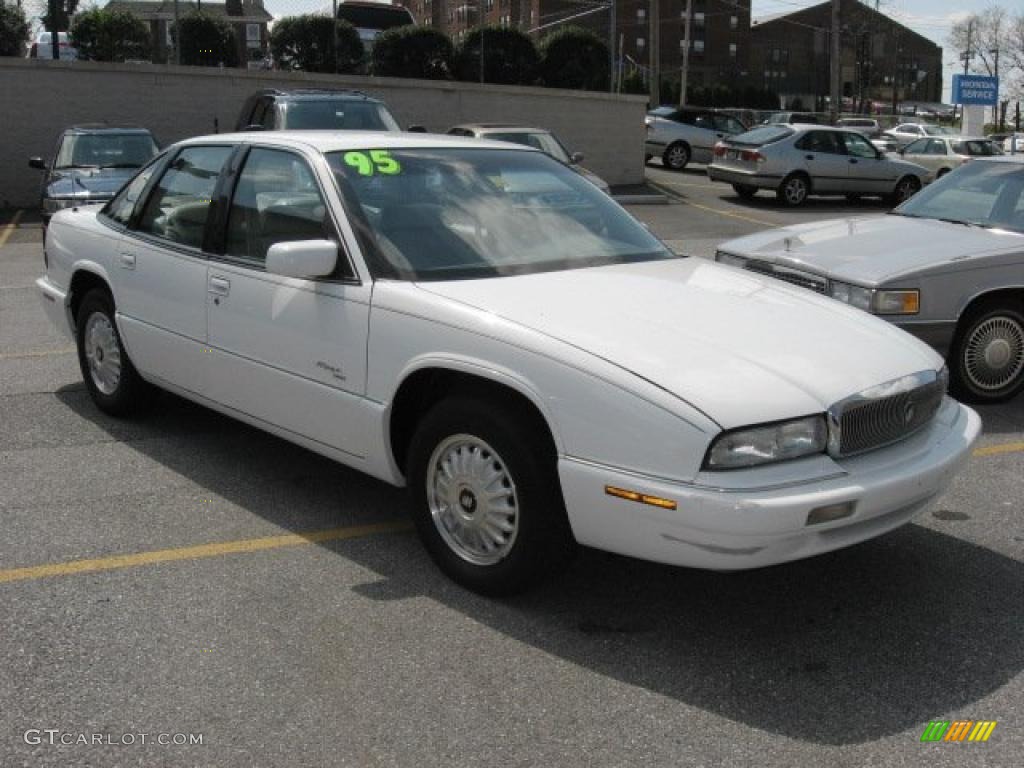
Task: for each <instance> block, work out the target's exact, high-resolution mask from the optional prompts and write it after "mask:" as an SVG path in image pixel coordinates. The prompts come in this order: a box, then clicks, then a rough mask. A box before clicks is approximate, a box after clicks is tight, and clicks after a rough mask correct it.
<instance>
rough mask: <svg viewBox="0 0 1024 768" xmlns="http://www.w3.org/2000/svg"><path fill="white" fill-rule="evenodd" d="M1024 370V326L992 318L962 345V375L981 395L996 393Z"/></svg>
mask: <svg viewBox="0 0 1024 768" xmlns="http://www.w3.org/2000/svg"><path fill="white" fill-rule="evenodd" d="M1022 370H1024V326H1022V325H1021V324H1020V323H1019V322H1017V320H1015V319H1014V318H1012V317H1006V316H1003V315H996V316H995V317H990V318H988V319H987V320H985V321H984V322H982V323H979V324H978V325H977V326H976V327H975V328H974V329H973V330H972V331H971V335H970V336H969V337H968V338H967V342H966V343H965V344H964V372H965V373H966V374H967V378H968V379H970V381H971V384H973V385H974V386H975V387H977V388H978V389H979V390H981V391H983V392H997V391H999V390H1000V389H1003V388H1005V387H1006V386H1008V385H1010V384H1011V383H1012V382H1014V381H1015V380H1016V379H1017V377H1018V376H1020V375H1021V371H1022Z"/></svg>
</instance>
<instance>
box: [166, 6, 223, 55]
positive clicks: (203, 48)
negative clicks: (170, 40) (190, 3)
mask: <svg viewBox="0 0 1024 768" xmlns="http://www.w3.org/2000/svg"><path fill="white" fill-rule="evenodd" d="M171 35H172V37H174V38H175V39H177V37H178V35H181V45H180V47H181V63H182V64H191V65H193V66H199V67H219V66H221V65H223V66H225V67H237V66H238V39H237V36H236V35H235V30H234V28H233V27H232V26H231V25H230V24H228V23H227V22H226V21H224V20H223V19H221V18H220V17H218V16H209V15H207V14H205V13H203V12H202V11H196V12H193V13H190V14H188V15H187V16H185V17H184V18H182V19H181V21H179V22H178V23H177V24H174V25H172V26H171Z"/></svg>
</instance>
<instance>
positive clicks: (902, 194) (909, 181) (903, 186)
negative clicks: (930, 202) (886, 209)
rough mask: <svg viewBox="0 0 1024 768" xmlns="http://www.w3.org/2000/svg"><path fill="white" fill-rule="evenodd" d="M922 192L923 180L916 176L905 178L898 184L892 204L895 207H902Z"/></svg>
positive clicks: (891, 199) (891, 200) (893, 194)
mask: <svg viewBox="0 0 1024 768" xmlns="http://www.w3.org/2000/svg"><path fill="white" fill-rule="evenodd" d="M920 191H921V180H920V179H918V178H917V177H916V176H904V177H903V178H902V179H900V180H899V181H898V182H896V188H895V189H894V190H893V193H892V197H891V198H890V202H891V203H892V204H893V205H900V204H901V203H905V202H907V200H909V199H910V198H912V197H913V196H914V195H916V194H917V193H918V192H920Z"/></svg>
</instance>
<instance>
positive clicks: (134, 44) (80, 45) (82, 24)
mask: <svg viewBox="0 0 1024 768" xmlns="http://www.w3.org/2000/svg"><path fill="white" fill-rule="evenodd" d="M71 44H72V45H73V46H74V47H75V48H76V49H77V50H78V58H80V59H84V60H86V61H117V62H123V61H125V60H127V59H144V60H147V61H148V60H149V59H150V57H151V53H152V51H151V47H152V38H151V37H150V34H149V27H148V26H147V25H146V22H144V21H143V20H142V19H140V18H139V17H138V16H136V15H135V14H134V13H131V12H130V11H121V10H117V9H114V10H112V11H111V10H107V9H105V8H90V9H89V10H88V11H85V12H83V13H80V14H78V15H77V16H75V18H74V19H73V20H72V21H71Z"/></svg>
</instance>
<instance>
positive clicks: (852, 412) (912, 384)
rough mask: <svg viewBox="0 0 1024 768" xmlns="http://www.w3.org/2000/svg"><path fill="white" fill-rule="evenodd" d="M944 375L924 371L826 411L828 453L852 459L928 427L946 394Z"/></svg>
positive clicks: (877, 388) (943, 372)
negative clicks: (858, 454) (853, 456)
mask: <svg viewBox="0 0 1024 768" xmlns="http://www.w3.org/2000/svg"><path fill="white" fill-rule="evenodd" d="M946 385H947V376H946V373H945V371H944V370H943V371H941V372H939V373H936V372H935V371H923V372H921V373H916V374H911V375H910V376H905V377H903V378H901V379H896V380H895V381H891V382H888V383H886V384H882V385H879V386H877V387H872V388H871V389H869V390H865V391H864V392H861V393H859V394H857V395H854V396H853V397H850V398H847V399H846V400H843V401H841V402H839V403H836V404H835V405H834V406H832V407H831V408H830V409H829V411H828V421H829V453H830V454H831V455H833V456H851V455H853V454H857V453H863V452H865V451H870V450H874V449H875V448H881V447H883V446H886V445H890V444H892V443H895V442H898V441H900V440H903V439H904V438H907V437H910V435H912V434H914V433H915V432H917V431H918V430H920V429H921V428H923V427H925V426H927V425H928V423H929V422H931V420H932V419H933V418H934V417H935V414H936V413H937V412H938V410H939V406H941V405H942V398H943V397H944V396H945V394H946Z"/></svg>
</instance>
